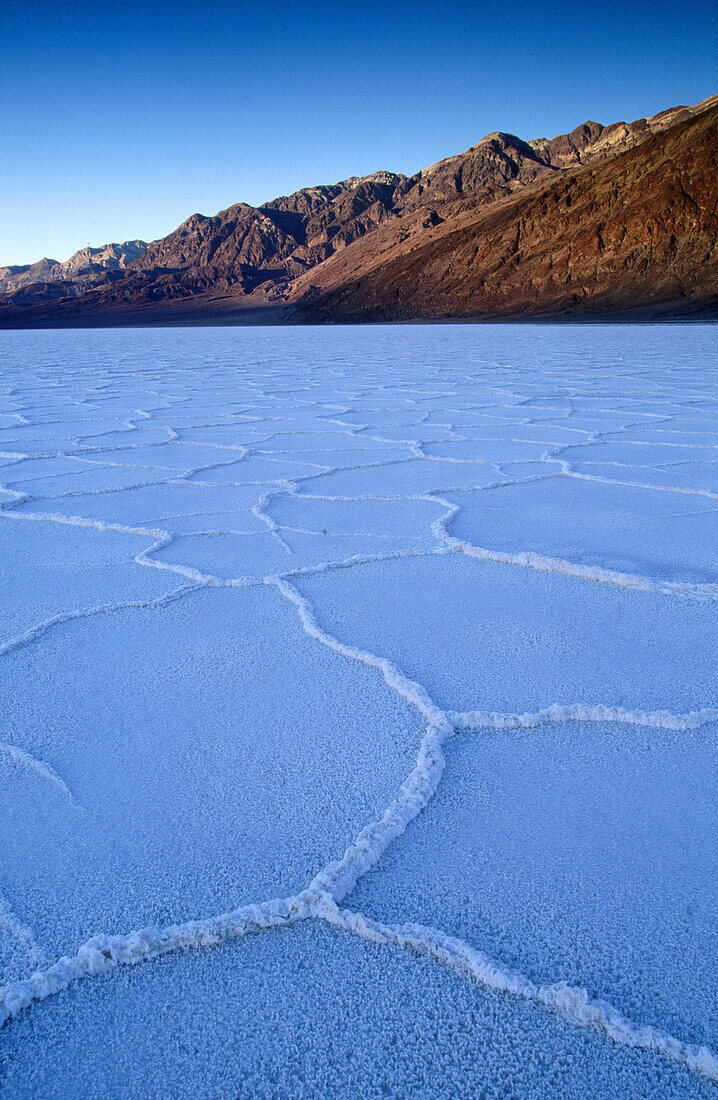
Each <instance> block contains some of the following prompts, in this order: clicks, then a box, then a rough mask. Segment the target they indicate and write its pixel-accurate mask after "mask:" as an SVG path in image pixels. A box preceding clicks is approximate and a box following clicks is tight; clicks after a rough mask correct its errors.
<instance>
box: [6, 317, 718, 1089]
mask: <svg viewBox="0 0 718 1100" xmlns="http://www.w3.org/2000/svg"><path fill="white" fill-rule="evenodd" d="M713 337H714V332H713V331H712V329H710V328H709V327H707V326H706V327H701V326H696V327H691V326H680V327H678V326H676V327H674V328H670V329H661V330H654V329H651V328H650V327H649V326H646V327H641V328H636V329H625V328H621V329H611V328H610V327H601V328H591V329H581V330H573V329H569V328H561V329H551V328H548V327H546V328H541V329H510V328H500V327H499V328H490V327H482V328H480V329H471V328H453V329H452V328H445V327H437V328H432V327H430V326H422V327H420V328H411V327H401V328H397V329H382V328H379V329H371V328H362V329H359V330H351V329H344V330H316V331H315V330H297V331H291V332H290V331H284V332H276V331H273V330H255V331H251V330H212V331H210V330H206V331H205V330H202V331H197V330H194V331H192V330H187V331H175V332H148V331H144V332H143V331H136V332H132V331H129V332H122V333H113V332H101V333H93V334H91V335H90V336H88V335H87V334H73V333H53V334H52V336H51V337H50V336H49V335H48V334H46V333H27V334H21V333H17V334H15V333H13V334H8V336H7V338H6V341H5V344H4V347H3V349H2V351H1V352H0V451H2V455H1V456H0V463H1V465H0V538H2V539H3V561H4V562H7V563H8V568H7V569H6V570H5V576H4V577H3V581H4V592H3V612H4V619H3V618H0V623H1V625H2V633H0V662H1V663H2V665H3V671H4V676H3V681H2V683H3V688H2V691H3V711H2V712H3V715H4V717H5V723H4V727H3V732H2V737H0V790H1V792H2V797H1V798H0V827H1V831H2V837H3V848H2V858H1V860H0V891H1V892H2V893H1V896H0V966H2V967H3V968H4V970H3V972H1V973H0V1023H1V1022H2V1021H3V1020H4V1021H5V1024H6V1026H5V1027H4V1028H3V1029H2V1032H0V1082H1V1084H2V1088H3V1090H4V1093H6V1094H7V1095H9V1096H15V1097H29V1096H37V1095H46V1094H49V1093H51V1094H52V1095H53V1096H60V1097H62V1096H68V1097H70V1096H73V1097H74V1096H78V1095H83V1096H85V1095H87V1096H93V1095H97V1096H100V1095H108V1094H112V1095H118V1096H128V1097H129V1096H145V1095H154V1096H178V1095H188V1096H189V1095H191V1096H224V1095H233V1096H240V1095H247V1096H250V1095H258V1094H264V1095H272V1096H297V1095H300V1096H304V1095H306V1096H333V1095H348V1094H352V1093H353V1094H357V1095H366V1096H373V1095H387V1094H388V1095H397V1096H406V1095H416V1096H444V1095H447V1096H449V1095H457V1094H479V1093H481V1094H483V1095H497V1096H505V1095H520V1096H534V1095H536V1096H540V1095H546V1094H547V1093H549V1092H550V1093H551V1094H553V1095H566V1096H574V1095H575V1096H583V1095H586V1094H588V1093H590V1094H591V1095H592V1096H605V1097H609V1096H610V1097H619V1096H626V1097H628V1096H634V1095H645V1096H661V1097H663V1096H685V1095H695V1096H703V1095H713V1094H715V1082H716V1081H718V1059H716V1056H715V1054H714V1053H712V1052H715V1051H716V1049H717V1048H718V1031H717V1030H716V1029H717V1026H718V1025H717V1023H716V1020H717V1019H718V1002H717V1001H716V977H717V976H718V975H716V973H715V966H714V963H713V960H714V959H715V957H716V950H715V948H716V941H715V934H716V923H717V922H716V908H715V897H716V895H717V891H716V886H718V867H717V866H716V861H715V851H716V850H718V843H716V842H717V841H718V836H717V835H716V834H717V833H718V829H717V828H716V820H715V811H714V805H713V803H714V799H713V797H712V792H713V791H714V790H715V778H716V754H715V745H716V732H718V710H717V709H716V706H717V703H716V700H717V699H718V690H717V688H718V683H717V682H716V672H715V667H716V661H715V655H716V648H717V647H716V627H715V624H716V618H715V616H716V603H718V589H717V588H716V584H715V561H714V560H713V557H714V555H712V547H713V543H714V542H715V538H714V531H715V516H716V514H718V507H717V506H716V504H715V503H714V501H715V499H716V494H715V492H714V488H713V481H714V474H715V470H716V469H718V449H716V444H715V437H716V431H715V415H714V413H715V412H716V411H717V410H718V398H717V396H716V386H715V379H716V375H715V366H716V357H715V347H714V339H713ZM695 364H699V365H698V366H696V365H695ZM2 439H5V443H3V442H2ZM666 479H667V480H666ZM671 479H672V480H671ZM445 761H446V764H447V766H446V770H444V765H445ZM367 872H370V873H368V874H367ZM364 876H365V877H364ZM233 941H240V942H233ZM211 947H212V948H213V950H208V949H209V948H211ZM139 963H144V965H139V966H138V965H131V964H139ZM87 978H94V979H95V980H93V981H91V982H90V981H84V980H82V979H87ZM3 981H4V982H5V983H6V985H5V986H4V987H1V983H2V982H3ZM48 998H49V999H48Z"/></svg>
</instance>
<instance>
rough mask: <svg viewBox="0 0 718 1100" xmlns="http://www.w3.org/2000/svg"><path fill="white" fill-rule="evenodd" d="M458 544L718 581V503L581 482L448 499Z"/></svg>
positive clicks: (559, 480) (510, 488) (703, 581)
mask: <svg viewBox="0 0 718 1100" xmlns="http://www.w3.org/2000/svg"><path fill="white" fill-rule="evenodd" d="M447 499H449V500H450V501H451V502H452V503H454V504H456V505H458V506H459V509H460V511H459V513H458V515H457V516H456V518H455V519H454V520H452V521H451V523H450V524H449V526H448V530H449V533H450V534H451V535H453V536H454V537H455V538H458V539H462V540H463V539H465V540H466V541H467V542H470V543H473V544H475V545H479V546H482V547H485V548H487V549H491V550H505V551H508V552H509V553H517V552H523V551H533V552H535V553H539V554H543V555H546V556H548V557H555V558H562V559H567V560H569V561H572V562H581V563H582V564H585V565H597V566H600V567H601V568H603V569H612V570H617V571H619V572H624V573H634V574H639V575H641V576H646V577H651V578H653V579H657V580H663V581H686V582H692V583H698V584H706V583H711V584H715V583H716V581H718V551H717V549H716V548H717V547H718V500H716V501H715V504H714V506H713V509H712V510H711V509H710V502H709V501H707V500H706V501H703V502H702V505H703V506H702V507H701V505H698V507H697V506H696V505H697V504H698V502H696V501H694V500H687V499H686V496H685V495H684V494H681V493H655V492H652V491H651V490H649V489H638V488H634V487H632V486H621V485H604V484H602V483H600V482H592V481H582V480H579V479H576V478H566V477H558V478H550V479H547V480H545V481H540V482H538V483H536V484H533V483H524V484H519V485H507V486H502V487H501V488H498V489H490V490H488V491H486V492H481V493H457V494H453V495H452V494H447Z"/></svg>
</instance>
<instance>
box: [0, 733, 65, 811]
mask: <svg viewBox="0 0 718 1100" xmlns="http://www.w3.org/2000/svg"><path fill="white" fill-rule="evenodd" d="M0 756H7V757H8V758H9V759H10V760H12V762H13V763H14V764H17V765H19V767H21V768H25V770H26V771H29V772H33V773H34V774H35V775H38V776H39V777H40V778H41V779H47V780H49V782H50V783H54V784H55V786H56V787H58V788H59V789H60V790H61V791H62V793H63V794H64V795H65V796H66V798H68V799H69V800H70V802H71V803H72V805H73V806H77V803H76V802H75V799H74V796H73V794H72V791H71V790H70V788H69V787H68V785H67V783H65V781H64V779H61V778H60V776H59V775H58V774H57V772H54V771H53V770H52V768H51V767H50V765H49V764H46V763H45V762H44V761H43V760H38V759H37V757H35V756H30V754H29V753H27V752H23V750H22V749H19V748H17V746H16V745H7V744H5V743H4V742H1V741H0Z"/></svg>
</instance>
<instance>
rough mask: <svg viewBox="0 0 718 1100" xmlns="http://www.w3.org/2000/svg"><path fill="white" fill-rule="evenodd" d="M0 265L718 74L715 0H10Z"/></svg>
mask: <svg viewBox="0 0 718 1100" xmlns="http://www.w3.org/2000/svg"><path fill="white" fill-rule="evenodd" d="M0 47H1V48H2V72H3V81H2V82H3V97H2V100H3V102H2V107H1V108H0V110H1V112H2V114H1V115H0V138H1V145H0V149H1V154H0V264H8V263H23V262H29V261H33V260H36V259H39V258H40V257H41V256H43V255H47V256H52V257H54V258H55V259H59V260H64V259H66V258H67V257H68V256H69V255H70V254H71V253H72V252H74V251H75V250H76V249H77V248H81V247H82V246H84V245H86V244H93V245H97V244H104V243H105V242H107V241H111V240H125V239H128V238H130V237H144V238H145V239H147V240H150V239H153V238H155V237H158V236H162V235H164V234H165V233H167V232H169V231H170V230H172V229H173V228H175V226H177V225H178V224H179V223H180V222H181V221H183V220H184V219H185V218H186V217H188V216H189V215H190V214H192V213H193V212H195V211H199V212H201V213H203V214H213V213H216V211H217V210H220V209H223V208H224V207H226V206H229V205H230V204H231V203H233V202H237V201H240V200H243V201H246V202H250V203H254V204H258V203H261V202H264V201H267V200H268V199H270V198H273V197H275V196H276V195H281V194H287V193H289V192H291V191H293V190H296V189H297V188H298V187H301V186H306V185H309V184H314V183H329V182H333V181H335V180H338V179H341V178H344V177H346V176H349V175H361V174H364V173H367V172H371V171H375V170H376V169H378V168H388V169H391V170H394V171H403V172H406V173H407V174H410V173H412V172H414V171H416V170H418V169H419V168H422V167H424V166H426V165H428V164H431V163H433V162H434V161H436V160H439V159H440V158H441V157H444V156H448V155H450V154H451V153H455V152H459V151H461V150H463V149H465V148H467V147H468V146H470V145H473V144H475V143H476V142H477V141H478V140H479V139H480V138H481V137H482V136H483V135H484V134H485V133H487V132H488V131H490V130H496V129H499V130H508V131H511V132H513V133H518V134H519V135H521V136H522V137H525V138H532V137H539V136H546V137H550V136H553V135H554V134H557V133H562V132H565V131H567V130H571V129H573V127H574V126H576V125H577V124H578V123H580V122H582V121H584V120H585V119H587V118H593V119H596V120H597V121H599V122H613V121H615V120H617V119H620V118H625V119H633V118H638V117H640V116H641V115H645V114H653V113H655V112H657V111H659V110H662V109H663V108H664V107H668V106H673V105H674V104H676V103H693V102H697V101H698V100H700V99H703V98H705V97H706V96H708V95H712V94H714V93H716V92H718V0H695V2H685V3H681V2H680V0H679V2H675V3H662V2H661V0H653V2H652V3H649V2H644V0H624V2H623V3H620V4H619V3H613V4H608V3H603V2H601V0H595V2H593V3H582V2H575V3H559V2H555V0H542V2H541V3H534V2H533V0H527V2H525V3H521V2H520V0H513V2H512V0H502V2H494V0H486V2H483V3H480V2H474V3H468V2H463V0H454V2H453V3H423V2H421V0H416V2H414V3H411V2H408V0H400V2H399V0H380V2H377V3H371V4H370V3H342V2H341V0H331V2H324V0H294V2H292V0H286V2H284V3H276V2H274V0H264V2H263V3H261V4H260V3H253V2H252V3H229V2H222V0H219V2H217V3H212V2H211V0H205V2H204V3H195V2H193V0H189V2H183V0H174V2H168V0H144V2H143V3H136V2H135V0H124V2H123V0H116V2H114V3H112V4H110V3H106V2H104V0H95V2H94V3H86V2H84V0H83V2H73V0H63V2H46V0H20V2H18V0H3V3H2V5H0Z"/></svg>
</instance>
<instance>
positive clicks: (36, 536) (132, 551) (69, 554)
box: [0, 519, 177, 740]
mask: <svg viewBox="0 0 718 1100" xmlns="http://www.w3.org/2000/svg"><path fill="white" fill-rule="evenodd" d="M151 545H152V540H151V539H148V538H142V537H140V536H138V535H130V534H124V533H120V532H115V531H113V532H107V531H97V530H91V529H88V528H77V527H68V526H67V525H64V524H63V525H59V524H50V523H46V522H35V521H33V520H10V519H6V520H3V521H2V522H0V560H1V561H2V572H1V574H0V645H3V644H5V643H7V642H8V641H10V640H12V639H13V638H15V637H17V636H18V635H20V634H23V633H24V632H25V631H27V630H31V629H32V628H33V627H35V626H38V625H39V624H40V623H43V622H45V621H46V620H47V619H49V618H52V617H53V616H54V615H57V614H58V613H60V614H62V613H71V614H72V613H78V612H81V611H83V610H84V609H85V608H88V607H97V606H104V605H109V604H113V603H124V602H131V601H137V602H146V601H149V600H154V599H157V598H158V597H160V596H162V595H164V594H165V593H166V592H168V591H170V590H171V589H172V588H175V587H177V585H176V584H175V583H173V581H174V578H172V577H171V576H169V575H168V574H165V575H164V576H163V575H162V574H160V573H159V572H158V571H157V570H150V569H140V568H138V567H137V565H136V563H135V560H134V558H135V555H136V554H139V553H141V552H142V551H144V550H147V549H148V547H150V546H151ZM36 660H37V658H36ZM36 668H37V670H38V674H39V672H40V669H41V668H42V662H41V660H40V661H38V663H37V664H36ZM3 672H4V675H5V676H7V675H8V672H7V669H5V670H3ZM5 682H6V684H7V685H8V686H9V685H10V684H12V678H10V679H8V680H6V681H5ZM8 718H9V716H8V713H7V709H6V707H5V731H6V732H9V729H8ZM0 740H2V737H1V736H0Z"/></svg>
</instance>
